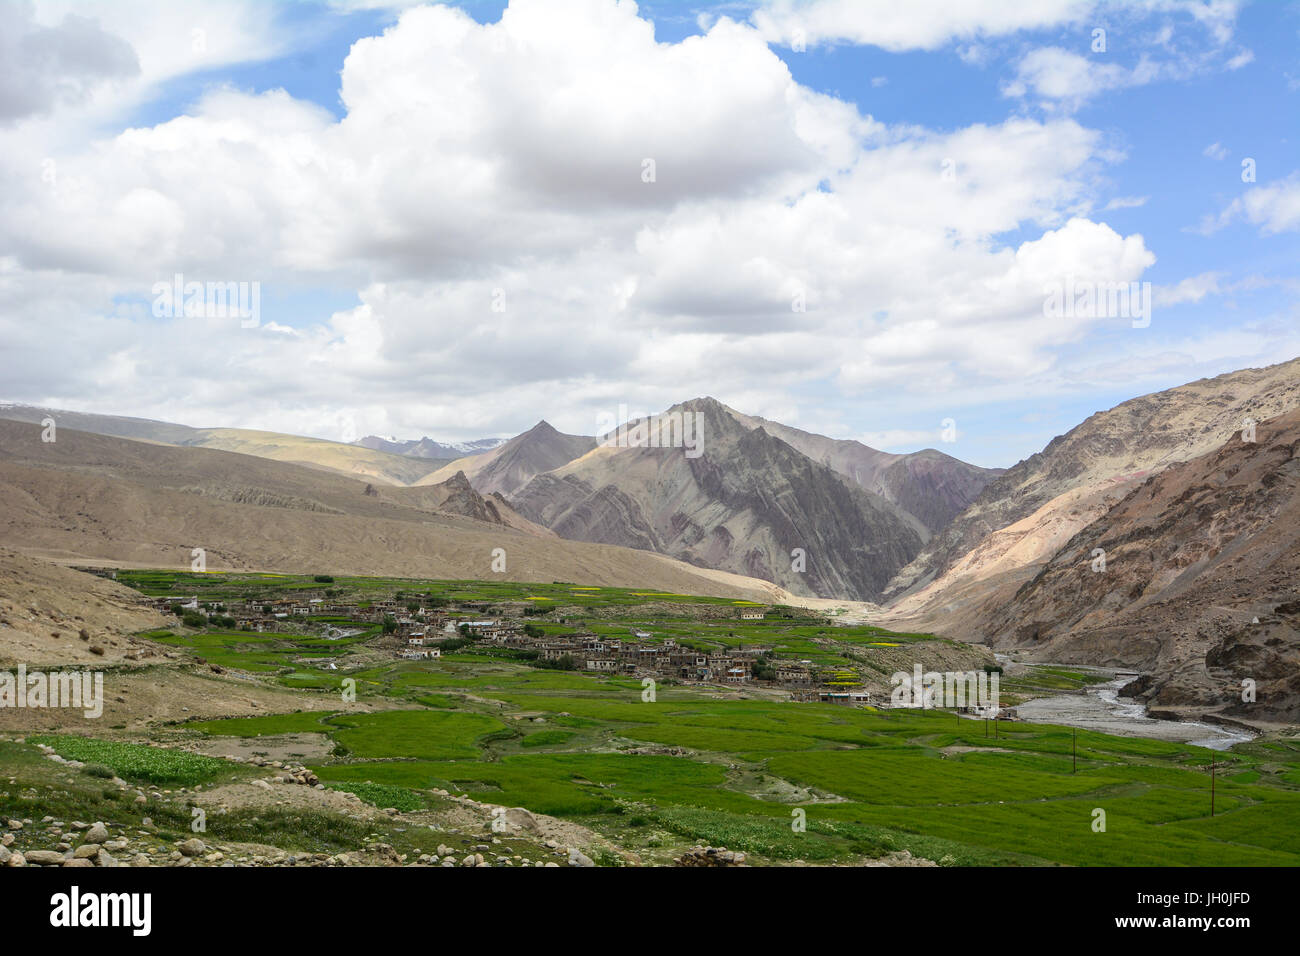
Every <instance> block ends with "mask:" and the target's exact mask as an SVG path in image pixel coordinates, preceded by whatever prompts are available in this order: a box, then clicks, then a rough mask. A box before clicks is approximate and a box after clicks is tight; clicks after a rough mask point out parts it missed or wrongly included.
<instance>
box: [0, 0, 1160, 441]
mask: <svg viewBox="0 0 1300 956" xmlns="http://www.w3.org/2000/svg"><path fill="white" fill-rule="evenodd" d="M990 6H992V5H990ZM1000 6H1002V7H1007V6H1011V7H1013V8H1014V7H1016V5H1014V4H1011V5H1008V4H1006V3H1003V4H1001V5H1000ZM1077 6H1078V5H1071V4H1062V5H1061V7H1062V9H1064V8H1066V7H1069V8H1070V9H1074V8H1075V7H1077ZM1017 9H1019V8H1017ZM1013 12H1014V11H1013ZM1017 15H1018V16H1030V15H1031V14H1029V13H1026V12H1025V11H1024V10H1020V13H1019V14H1017ZM1060 15H1062V16H1064V15H1065V14H1064V13H1063V14H1060ZM905 16H910V14H908V15H904V14H899V17H905ZM1035 16H1036V14H1035ZM1013 19H1014V18H1013ZM1006 23H1007V24H1008V25H1007V26H1006V27H1005V29H1013V28H1014V27H1013V26H1011V25H1010V24H1011V23H1012V20H1007V21H1006ZM899 29H900V30H901V29H903V27H902V26H900V27H899ZM907 29H912V28H911V27H908V28H907ZM972 29H973V30H974V29H975V28H974V27H972ZM983 29H984V28H982V27H981V28H980V29H979V30H976V31H975V32H981V31H982V30H983ZM999 29H1000V28H999ZM902 35H903V34H900V36H902ZM922 39H924V36H923V37H922ZM151 42H152V41H151ZM899 42H902V41H901V40H900V41H899ZM908 42H914V41H911V40H909V41H908ZM926 42H929V41H926ZM149 46H150V44H144V46H143V47H141V49H143V48H145V47H149ZM141 62H142V64H149V65H147V66H146V69H147V70H148V69H155V68H156V67H155V66H154V65H153V64H156V63H157V62H158V61H157V58H156V57H152V58H146V57H144V56H143V55H142V58H141ZM340 79H341V102H342V105H343V107H344V110H345V112H344V115H343V117H342V118H341V119H337V118H335V117H334V116H333V115H332V114H331V113H329V112H328V111H326V110H324V109H322V108H320V107H318V106H316V105H313V104H311V103H307V102H304V101H302V100H298V99H295V98H294V97H292V96H290V95H289V94H288V93H286V92H284V91H282V90H272V91H268V92H262V93H256V94H254V93H247V92H243V91H239V90H235V89H224V88H218V89H215V90H212V91H210V92H209V93H207V94H206V95H205V96H204V97H202V98H201V99H200V100H199V101H198V102H197V103H195V104H194V105H193V106H192V107H191V108H190V109H189V110H187V111H186V113H185V114H183V115H180V116H177V117H176V118H174V119H171V120H169V121H167V122H163V123H159V124H157V125H153V126H142V127H139V128H134V129H128V130H125V131H123V132H121V133H119V134H117V135H115V136H107V137H104V138H102V139H101V140H99V141H97V142H95V143H94V144H93V145H90V146H87V145H85V144H84V143H81V142H77V143H73V144H72V145H64V146H63V147H62V148H60V149H59V150H58V151H56V152H55V153H54V155H53V156H52V159H53V160H54V161H55V163H56V166H57V175H56V176H53V177H46V178H44V179H43V178H42V175H41V173H42V168H43V167H42V165H41V163H40V161H39V160H40V157H41V156H42V154H41V153H36V152H34V151H33V150H32V148H29V147H24V148H20V149H17V150H14V151H11V152H7V153H4V154H0V257H3V258H0V304H3V305H4V306H5V308H4V310H2V314H3V318H0V341H3V342H4V343H5V344H6V351H7V352H8V353H9V354H11V355H15V356H19V357H20V358H21V362H22V365H23V367H22V368H21V369H20V371H19V373H18V374H17V375H16V376H15V377H14V378H13V379H12V380H11V381H10V383H9V384H10V387H11V388H13V389H14V391H15V393H16V395H17V396H20V397H22V398H23V399H25V400H30V401H40V402H45V403H49V404H56V405H57V404H62V405H68V406H74V407H85V406H86V405H87V400H86V397H87V396H89V395H94V396H97V397H99V398H100V399H101V400H104V401H111V405H112V410H130V411H133V412H135V413H144V414H150V415H153V416H155V417H164V418H166V417H172V418H180V419H181V420H184V421H187V422H189V423H197V424H205V425H211V424H223V423H239V424H243V425H246V426H250V427H269V428H276V429H281V430H299V431H305V432H308V433H312V434H324V435H327V436H333V437H341V436H342V435H343V433H344V431H345V430H348V429H352V430H355V431H358V432H360V433H366V432H376V433H382V434H394V433H396V434H416V433H421V432H425V431H429V430H430V429H433V428H441V429H442V430H443V433H444V434H447V433H448V432H452V434H447V437H474V436H476V435H478V434H487V433H493V432H498V433H499V432H506V433H508V432H510V431H511V430H513V429H515V428H517V427H519V426H520V425H521V422H520V420H519V416H520V414H521V413H520V410H521V409H524V410H527V412H526V413H527V414H531V413H532V412H533V411H534V410H535V411H536V413H537V416H538V417H540V416H541V415H542V414H545V415H546V416H547V417H548V418H549V419H550V420H552V421H553V422H555V423H556V424H557V425H559V426H561V427H566V426H567V427H570V428H575V429H587V430H589V429H590V427H591V426H590V424H589V423H590V422H593V421H594V415H593V412H592V409H593V408H594V407H608V406H610V405H616V404H617V403H619V402H627V403H628V404H631V405H634V406H637V407H642V408H648V409H652V408H661V407H665V406H667V405H668V404H671V403H672V402H675V401H679V400H681V399H683V398H685V397H688V396H693V395H696V394H699V393H701V392H705V391H707V392H712V393H713V394H717V395H720V396H736V395H740V396H744V397H745V398H747V399H752V401H753V406H752V407H753V408H754V409H755V410H762V409H764V408H772V407H777V406H779V405H780V403H781V401H782V398H781V396H782V394H783V393H786V392H788V391H790V390H794V389H797V388H799V387H801V386H805V385H808V384H810V383H816V382H823V383H824V382H833V383H835V384H836V385H837V386H838V387H839V388H840V389H842V390H843V392H844V394H847V395H858V396H863V395H870V394H889V395H895V394H898V393H899V392H900V391H908V392H912V393H916V394H920V393H921V392H933V391H935V390H937V389H941V388H944V387H946V386H953V385H955V384H961V385H962V386H963V387H972V388H974V387H978V386H980V385H982V386H984V387H997V386H1001V385H1005V384H1006V383H1008V382H1017V381H1020V380H1022V379H1023V377H1025V376H1028V375H1035V374H1043V373H1044V371H1045V370H1047V369H1049V368H1050V367H1051V366H1052V364H1053V362H1054V354H1055V350H1057V349H1059V348H1061V347H1062V346H1065V345H1069V344H1071V343H1075V342H1078V341H1080V340H1081V339H1082V338H1083V337H1084V336H1086V335H1088V334H1090V333H1091V332H1092V331H1093V330H1095V329H1097V328H1100V327H1102V326H1104V324H1105V321H1106V320H1103V319H1098V320H1088V321H1086V322H1068V321H1055V322H1053V321H1047V320H1045V319H1044V318H1043V307H1042V303H1043V296H1044V288H1045V286H1049V285H1051V284H1053V283H1059V282H1061V281H1064V280H1065V279H1066V278H1068V277H1075V278H1088V279H1091V280H1095V281H1099V282H1100V281H1107V282H1120V281H1130V280H1135V279H1137V278H1139V277H1140V276H1141V275H1142V273H1143V271H1144V270H1145V269H1146V268H1148V267H1149V266H1150V265H1151V264H1152V262H1153V261H1154V256H1153V254H1152V253H1151V252H1150V251H1149V250H1148V249H1147V248H1146V245H1145V242H1144V240H1143V238H1142V237H1141V236H1140V235H1128V236H1126V235H1122V234H1120V233H1119V232H1116V231H1115V230H1114V229H1112V228H1110V227H1109V226H1106V225H1104V224H1101V223H1098V222H1094V221H1092V220H1091V219H1090V218H1089V217H1090V214H1091V210H1092V204H1093V197H1094V196H1095V195H1096V193H1097V192H1098V191H1099V188H1100V185H1101V184H1100V182H1099V177H1100V170H1101V168H1102V167H1104V166H1105V164H1107V163H1108V162H1110V161H1112V160H1114V159H1116V158H1117V156H1116V155H1115V154H1114V153H1112V152H1110V151H1109V150H1108V149H1107V147H1106V144H1105V143H1104V141H1103V140H1102V138H1101V137H1100V135H1099V134H1098V133H1096V132H1095V131H1092V130H1089V129H1087V128H1085V127H1083V126H1081V125H1079V124H1078V123H1076V122H1075V121H1073V120H1071V119H1068V118H1055V119H1047V120H1041V121H1040V120H1032V119H1025V118H1013V119H1010V120H1007V121H1005V122H1002V123H996V124H976V125H972V126H968V127H964V128H963V127H959V128H955V129H950V130H943V131H937V130H929V129H925V128H923V127H917V126H905V125H889V124H884V123H881V122H878V121H876V120H874V119H872V118H871V117H868V116H864V115H862V114H861V113H860V111H859V110H858V108H857V107H855V106H854V105H853V104H851V103H848V102H845V101H843V100H840V99H836V98H833V97H830V96H827V95H824V94H820V93H817V92H814V91H812V90H810V89H808V88H806V87H803V86H801V85H800V84H799V83H797V82H796V81H795V80H794V79H793V77H792V76H791V74H790V71H789V70H788V69H787V67H786V66H785V64H784V63H783V62H782V60H781V59H780V58H779V57H778V56H777V55H776V54H775V53H774V52H773V51H772V50H771V49H770V48H769V46H768V44H767V42H766V41H765V37H764V35H763V33H761V32H760V31H759V30H758V29H755V28H754V27H753V26H751V25H748V24H744V23H738V22H733V21H731V20H728V19H720V20H718V21H717V22H715V23H713V24H712V26H711V27H710V28H709V29H708V30H707V32H706V33H704V34H703V35H700V36H692V37H689V38H687V39H685V40H683V41H680V42H672V43H665V42H658V41H657V39H656V37H655V35H654V29H653V25H652V24H651V23H650V22H649V21H648V20H646V19H644V18H642V17H641V16H640V15H639V14H638V12H637V10H636V9H635V7H634V6H633V5H632V4H630V3H626V2H624V3H615V2H612V0H567V2H563V3H559V2H556V0H513V2H512V3H511V4H510V5H509V7H508V8H507V9H506V11H505V13H504V15H503V16H502V18H501V20H500V21H499V22H497V23H489V24H480V23H477V22H475V21H474V20H472V19H471V18H470V17H469V16H467V15H466V14H464V13H463V12H461V11H459V10H456V9H454V8H452V7H449V6H428V7H419V8H415V9H411V10H407V11H406V12H405V13H403V14H402V16H401V18H400V19H399V20H398V21H397V22H396V24H394V25H393V26H391V27H390V28H389V29H387V30H385V31H384V32H383V34H382V35H380V36H375V37H369V38H366V39H363V40H361V41H358V42H357V43H356V44H355V45H354V46H353V48H352V50H351V52H350V54H349V55H348V57H347V59H346V61H345V62H344V63H343V65H342V73H341V78H340ZM45 145H48V144H43V145H42V147H41V148H42V149H44V148H45ZM647 160H650V161H652V165H647ZM651 170H652V171H653V175H650V171H651ZM177 272H180V273H183V274H184V275H185V276H186V278H187V279H189V278H192V279H196V280H199V281H204V280H207V281H258V282H261V283H262V285H263V287H264V288H263V297H262V303H263V304H262V313H263V314H262V319H263V320H262V322H261V324H260V326H258V327H256V328H241V327H240V324H239V322H238V321H237V320H231V319H226V318H222V317H219V316H195V317H184V318H174V319H171V318H163V319H159V318H157V317H155V316H153V315H152V314H151V310H150V308H149V301H148V299H149V290H150V288H151V287H152V285H153V284H154V283H155V282H158V281H160V280H170V278H171V277H172V275H173V274H174V273H177ZM322 286H328V287H329V288H331V289H333V290H335V291H336V292H337V293H338V296H337V297H336V299H335V301H333V302H332V303H331V304H330V305H329V306H328V307H324V308H321V307H319V306H318V307H314V308H305V307H302V306H301V305H298V306H295V305H294V304H293V302H294V292H295V290H297V291H301V290H310V289H315V288H319V287H322ZM349 290H350V292H351V294H350V295H345V293H346V292H348V291H349ZM339 299H345V300H347V301H346V304H343V305H340V304H338V300H339ZM756 383H757V384H756ZM921 383H924V385H922V384H921ZM159 395H163V396H166V397H165V398H159V397H158V396H159ZM539 396H545V402H544V407H542V406H541V405H539ZM8 397H13V396H8ZM733 400H734V399H733ZM345 426H346V428H345Z"/></svg>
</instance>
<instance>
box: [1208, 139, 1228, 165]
mask: <svg viewBox="0 0 1300 956" xmlns="http://www.w3.org/2000/svg"><path fill="white" fill-rule="evenodd" d="M1203 155H1205V156H1208V157H1209V158H1210V159H1213V160H1215V161H1216V162H1217V161H1220V160H1223V159H1227V157H1228V147H1226V146H1224V145H1223V144H1222V143H1211V144H1210V145H1209V146H1207V147H1205V150H1204V151H1203Z"/></svg>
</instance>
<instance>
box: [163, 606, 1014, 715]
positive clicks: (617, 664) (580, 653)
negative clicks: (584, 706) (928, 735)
mask: <svg viewBox="0 0 1300 956" xmlns="http://www.w3.org/2000/svg"><path fill="white" fill-rule="evenodd" d="M154 604H155V606H156V607H157V608H158V609H159V610H162V611H165V612H168V613H173V614H177V615H182V616H183V615H187V614H196V615H199V616H200V617H202V618H205V619H206V622H211V623H219V624H221V625H222V626H227V627H233V628H237V629H239V630H245V631H253V632H259V633H261V632H272V633H274V632H283V633H300V632H301V631H302V630H303V629H304V628H310V629H312V630H313V631H316V632H318V633H320V634H321V636H324V637H327V638H342V637H349V636H352V635H355V634H357V633H359V630H358V626H362V625H369V626H374V625H378V626H379V627H380V628H381V629H382V633H381V635H380V636H379V637H378V638H377V639H376V640H375V641H374V642H372V646H374V647H377V648H380V649H382V650H383V652H384V653H387V654H390V655H391V656H393V657H394V658H397V659H400V660H409V661H422V660H436V659H439V658H441V657H442V654H443V652H444V650H450V649H454V650H460V649H462V648H463V647H464V646H465V643H466V642H472V643H473V644H474V645H475V646H476V647H477V648H479V649H481V650H483V651H486V652H488V653H491V652H492V649H500V650H501V652H502V655H503V656H510V657H515V658H517V659H522V660H526V661H530V662H532V663H534V665H535V666H541V667H549V668H553V669H557V670H578V671H589V672H594V673H599V674H608V675H611V676H622V677H630V678H634V679H641V680H644V679H646V678H649V679H652V680H655V681H659V682H682V683H691V684H705V685H720V686H723V687H733V688H735V687H741V686H744V687H752V688H763V689H768V690H775V691H784V692H786V693H788V695H789V699H790V700H792V701H796V702H820V703H829V704H837V705H841V706H849V707H860V706H872V707H877V708H888V707H890V706H891V701H890V696H889V694H888V693H887V692H886V693H883V694H881V693H873V692H871V691H869V690H867V689H866V688H864V687H862V686H860V685H861V682H860V680H858V679H857V676H856V675H855V674H853V673H852V672H851V671H849V672H846V671H845V670H844V669H842V668H828V667H820V666H818V665H817V664H815V663H814V662H813V661H811V660H796V659H788V658H778V657H776V656H774V654H773V649H772V648H770V647H765V646H762V645H758V644H756V645H752V646H744V647H740V648H723V647H714V648H707V649H701V648H699V647H690V646H684V645H682V644H681V643H679V642H678V641H677V640H675V639H674V638H672V637H656V635H655V634H654V633H653V631H652V630H650V629H648V628H653V626H654V625H653V624H649V623H642V624H637V623H634V622H628V623H627V636H626V637H616V636H611V635H609V634H596V633H592V632H585V631H584V630H583V628H582V627H581V625H575V624H572V623H570V626H572V627H573V628H574V630H573V631H572V632H570V633H565V634H563V635H555V634H548V633H547V632H546V630H545V629H544V628H542V627H541V626H539V624H538V623H536V622H535V620H530V618H535V616H536V612H535V609H533V608H531V607H528V606H526V605H523V604H514V603H510V602H505V603H502V602H488V601H462V602H458V603H455V604H452V603H448V602H445V601H440V602H437V605H436V606H434V605H431V604H429V603H426V602H425V601H423V600H419V599H415V598H414V597H412V598H410V599H404V598H403V596H402V595H401V594H400V593H399V594H398V595H397V596H396V597H394V598H391V599H385V600H377V601H369V602H355V603H352V602H343V601H339V600H337V599H335V598H331V597H329V596H328V592H319V593H310V592H308V593H307V594H304V595H299V596H298V597H296V598H293V599H285V598H277V599H273V600H267V601H249V602H225V603H220V602H201V601H199V599H198V598H197V597H193V596H191V597H170V596H169V597H160V598H156V599H154ZM728 613H729V614H730V615H731V617H730V619H733V620H735V621H737V622H748V623H753V622H759V621H763V620H764V619H765V618H766V617H767V615H768V613H769V609H768V608H765V607H761V606H747V607H743V608H740V609H738V610H736V611H733V612H728ZM726 619H727V618H723V620H726ZM510 652H514V653H513V654H511V653H510ZM322 666H324V667H326V668H327V669H334V667H335V665H334V664H333V662H329V663H324V664H322ZM959 709H960V710H961V711H962V712H965V713H968V714H974V713H977V712H978V713H979V714H980V715H983V713H984V712H983V710H981V709H979V708H975V707H961V708H959ZM1002 716H1004V717H1013V716H1014V712H1011V711H1004V712H1003V714H1002Z"/></svg>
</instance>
